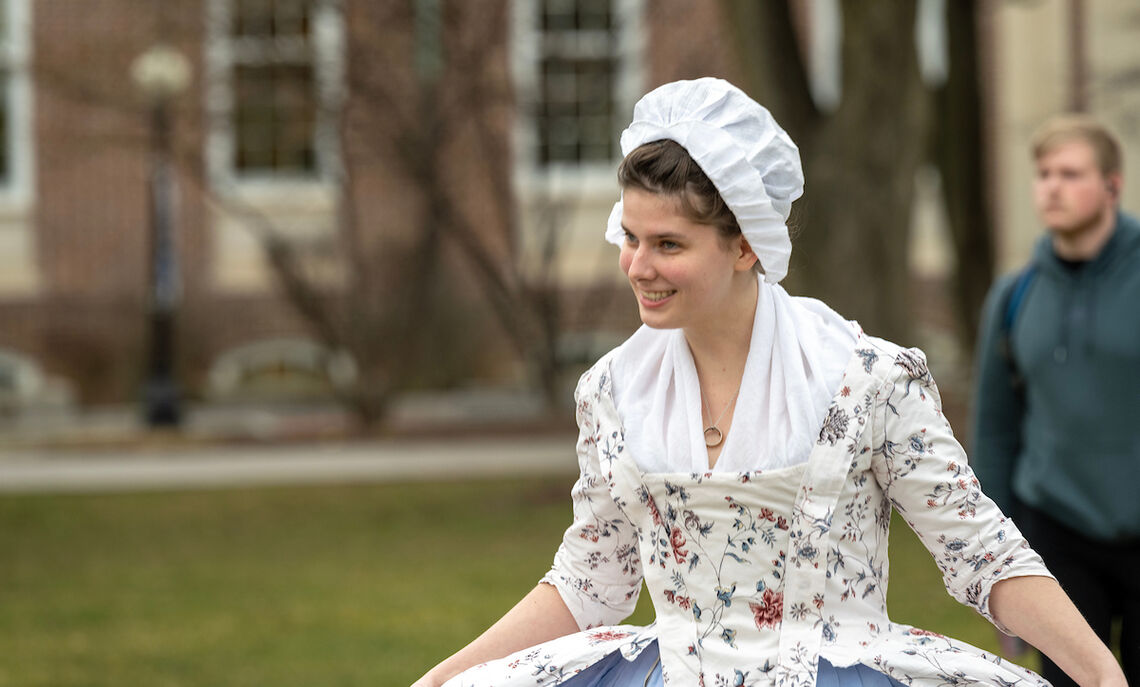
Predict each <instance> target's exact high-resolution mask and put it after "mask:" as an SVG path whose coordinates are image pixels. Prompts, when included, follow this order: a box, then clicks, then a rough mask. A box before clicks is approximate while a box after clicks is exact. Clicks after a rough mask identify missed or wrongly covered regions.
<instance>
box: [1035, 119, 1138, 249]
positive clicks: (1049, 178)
mask: <svg viewBox="0 0 1140 687" xmlns="http://www.w3.org/2000/svg"><path fill="white" fill-rule="evenodd" d="M1119 183H1120V180H1119V178H1117V177H1116V175H1113V176H1110V177H1106V176H1105V175H1104V174H1102V173H1101V171H1100V167H1099V166H1098V165H1097V162H1096V155H1095V153H1094V152H1093V148H1092V146H1091V145H1089V144H1088V143H1087V142H1085V141H1082V140H1079V139H1078V140H1073V141H1067V142H1064V143H1061V144H1059V145H1057V146H1056V147H1055V148H1053V149H1051V150H1048V151H1046V152H1045V153H1044V154H1042V155H1041V156H1040V157H1039V158H1037V177H1036V180H1035V181H1034V183H1033V196H1034V202H1035V203H1036V205H1037V213H1038V215H1039V216H1040V217H1041V222H1042V223H1043V224H1044V225H1045V226H1046V227H1048V228H1049V230H1050V231H1052V232H1053V233H1054V234H1058V235H1074V234H1078V233H1081V232H1082V231H1086V230H1088V229H1091V228H1093V227H1096V226H1098V225H1099V224H1100V223H1101V222H1102V221H1103V220H1104V218H1105V213H1115V209H1116V188H1117V185H1118V184H1119Z"/></svg>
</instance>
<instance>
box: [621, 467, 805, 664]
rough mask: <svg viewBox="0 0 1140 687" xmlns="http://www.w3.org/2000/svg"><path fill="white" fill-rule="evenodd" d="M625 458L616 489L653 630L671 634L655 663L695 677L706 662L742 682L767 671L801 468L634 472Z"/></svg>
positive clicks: (776, 634)
mask: <svg viewBox="0 0 1140 687" xmlns="http://www.w3.org/2000/svg"><path fill="white" fill-rule="evenodd" d="M630 463H631V462H625V463H624V464H623V465H622V467H621V469H619V470H618V472H620V473H621V475H620V477H622V478H620V479H618V480H617V481H616V482H615V485H614V490H615V492H616V493H618V494H620V498H621V500H622V501H623V502H624V503H625V505H624V507H623V510H624V511H625V513H626V514H627V515H628V516H629V517H630V520H631V522H632V523H633V525H634V527H635V529H636V531H637V536H638V541H639V547H640V549H641V560H642V564H643V566H644V575H645V582H646V587H647V588H648V590H649V593H650V595H651V596H652V598H653V605H654V608H656V610H657V626H658V630H659V632H660V636H662V637H668V638H669V639H668V641H666V642H661V651H662V660H663V661H668V663H670V664H671V665H673V666H683V665H685V666H692V668H693V669H695V670H696V671H697V674H696V675H695V676H694V677H698V678H699V675H700V674H701V673H703V667H704V665H705V664H706V663H707V664H711V665H732V666H735V668H734V669H735V670H739V671H740V672H741V675H742V676H744V677H746V678H748V677H759V676H760V675H761V674H764V673H768V672H770V671H771V670H772V669H773V667H774V656H775V653H776V651H777V649H778V646H779V639H780V637H779V633H780V626H781V622H782V616H783V608H784V575H785V572H786V570H785V561H786V552H787V550H788V543H789V536H788V530H789V527H790V525H789V523H790V521H791V518H792V504H793V503H794V502H795V499H796V493H797V491H798V489H797V487H798V486H799V484H800V480H801V478H802V476H803V473H804V468H805V466H803V465H800V466H794V467H790V468H783V469H780V470H776V471H773V472H767V473H760V472H752V473H739V474H729V473H707V474H703V475H685V474H640V473H639V474H634V471H633V470H631V469H630V468H629V465H630ZM675 670H676V669H674V671H675ZM749 681H750V682H751V680H749ZM681 682H682V684H684V683H685V682H686V681H685V680H682V681H681Z"/></svg>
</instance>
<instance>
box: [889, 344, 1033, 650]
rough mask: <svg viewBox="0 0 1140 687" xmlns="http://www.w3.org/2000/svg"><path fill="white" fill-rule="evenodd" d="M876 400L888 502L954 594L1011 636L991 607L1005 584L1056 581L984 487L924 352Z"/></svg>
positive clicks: (909, 357) (903, 360) (903, 356)
mask: <svg viewBox="0 0 1140 687" xmlns="http://www.w3.org/2000/svg"><path fill="white" fill-rule="evenodd" d="M895 365H896V367H897V368H898V371H897V374H895V375H893V377H892V379H890V380H888V382H887V383H886V384H884V385H883V387H881V389H880V391H879V394H878V396H877V399H876V403H877V407H876V408H875V418H876V420H875V423H874V437H873V446H874V454H873V458H872V464H871V467H872V470H873V471H874V473H875V477H876V479H877V480H878V482H879V484H880V486H881V487H882V489H883V491H884V492H885V493H886V496H887V498H888V499H889V500H890V502H891V504H892V505H893V506H894V507H895V509H896V510H898V511H899V513H900V514H901V515H902V517H903V518H904V519H905V520H906V522H907V524H908V525H910V527H911V529H913V530H914V531H915V533H916V534H917V535H918V537H919V539H920V540H921V541H922V543H923V544H924V545H925V546H926V548H927V550H929V551H930V553H931V555H933V556H934V560H935V562H936V563H937V564H938V567H939V569H940V570H941V571H942V578H943V582H944V583H945V585H946V589H947V591H948V592H949V593H950V595H951V596H953V597H954V598H955V599H957V600H958V601H960V602H961V603H963V604H965V605H967V606H971V607H973V608H975V609H976V610H977V611H978V612H979V613H981V614H982V616H984V617H985V618H986V619H988V620H989V621H990V622H992V623H993V624H994V625H996V626H997V627H998V628H999V629H1001V630H1003V631H1006V628H1004V627H1002V626H1001V624H1000V623H998V622H997V620H996V619H995V618H994V617H993V615H992V614H991V613H990V609H989V597H990V591H991V589H992V588H993V585H994V584H995V583H997V582H998V581H1000V580H1003V579H1007V578H1011V577H1020V576H1026V575H1042V576H1046V577H1052V575H1051V574H1050V573H1049V571H1048V569H1047V568H1046V567H1045V565H1044V563H1043V562H1042V561H1041V558H1040V556H1038V555H1037V553H1036V552H1034V551H1033V550H1032V549H1031V548H1029V545H1028V544H1027V543H1026V541H1025V539H1024V538H1023V537H1022V535H1021V532H1020V531H1018V529H1017V527H1016V526H1015V525H1014V524H1013V522H1012V521H1011V520H1009V519H1008V518H1007V517H1005V515H1003V514H1002V512H1001V510H1000V509H998V507H997V506H996V505H995V504H994V502H993V501H992V500H990V499H989V498H988V497H987V496H986V495H985V494H984V493H983V492H982V490H981V487H980V485H979V482H978V479H977V477H976V476H975V475H974V472H973V470H971V469H970V466H969V465H968V463H967V460H966V455H965V452H964V451H963V450H962V447H961V445H960V444H959V443H958V442H957V440H955V438H954V434H953V431H952V430H951V428H950V424H949V422H947V421H946V418H945V417H944V416H943V414H942V402H941V398H940V396H939V394H938V388H937V386H936V385H935V383H934V379H933V378H932V377H931V376H930V372H929V370H928V368H927V366H926V359H925V357H924V356H923V354H922V353H921V352H920V351H918V350H917V349H909V350H904V351H901V352H900V354H899V355H898V358H897V359H896V363H895Z"/></svg>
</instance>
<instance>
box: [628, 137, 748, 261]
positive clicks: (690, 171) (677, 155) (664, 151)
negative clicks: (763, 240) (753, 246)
mask: <svg viewBox="0 0 1140 687" xmlns="http://www.w3.org/2000/svg"><path fill="white" fill-rule="evenodd" d="M618 184H620V185H621V187H622V189H631V188H633V189H639V190H642V191H648V192H649V193H656V194H660V195H667V196H674V197H676V198H677V199H678V200H679V201H680V204H681V213H682V214H683V215H684V216H685V218H686V219H688V220H689V221H691V222H696V223H697V224H707V225H710V226H714V227H716V228H717V229H718V230H719V231H720V234H721V238H724V239H731V238H735V237H737V236H740V234H741V231H740V224H739V223H738V222H737V221H736V215H733V214H732V210H730V209H729V207H728V204H727V203H725V202H724V199H723V198H721V196H720V192H719V191H717V190H716V186H714V185H713V183H712V181H710V180H709V178H708V176H706V175H705V173H704V171H702V170H701V168H700V166H699V165H697V163H696V162H695V161H694V160H693V158H692V157H691V156H690V155H689V152H688V151H687V150H685V149H684V147H682V146H681V144H679V143H677V142H676V141H670V140H662V141H652V142H650V143H646V144H644V145H642V146H638V147H637V148H635V149H634V150H633V151H632V152H630V154H629V155H626V156H625V159H624V160H622V161H621V164H620V165H619V166H618Z"/></svg>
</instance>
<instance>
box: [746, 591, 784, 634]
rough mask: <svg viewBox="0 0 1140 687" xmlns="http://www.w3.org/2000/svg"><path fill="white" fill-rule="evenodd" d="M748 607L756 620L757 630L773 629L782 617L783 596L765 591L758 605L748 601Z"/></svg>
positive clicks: (781, 593)
mask: <svg viewBox="0 0 1140 687" xmlns="http://www.w3.org/2000/svg"><path fill="white" fill-rule="evenodd" d="M748 607H749V608H751V609H752V616H753V618H755V620H756V627H757V628H758V629H761V630H763V629H764V628H766V627H772V628H774V627H776V626H777V625H779V624H780V621H781V620H782V619H783V617H784V594H783V592H774V591H772V590H771V589H765V590H764V595H763V596H762V597H761V598H760V603H756V602H754V601H750V602H748Z"/></svg>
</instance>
